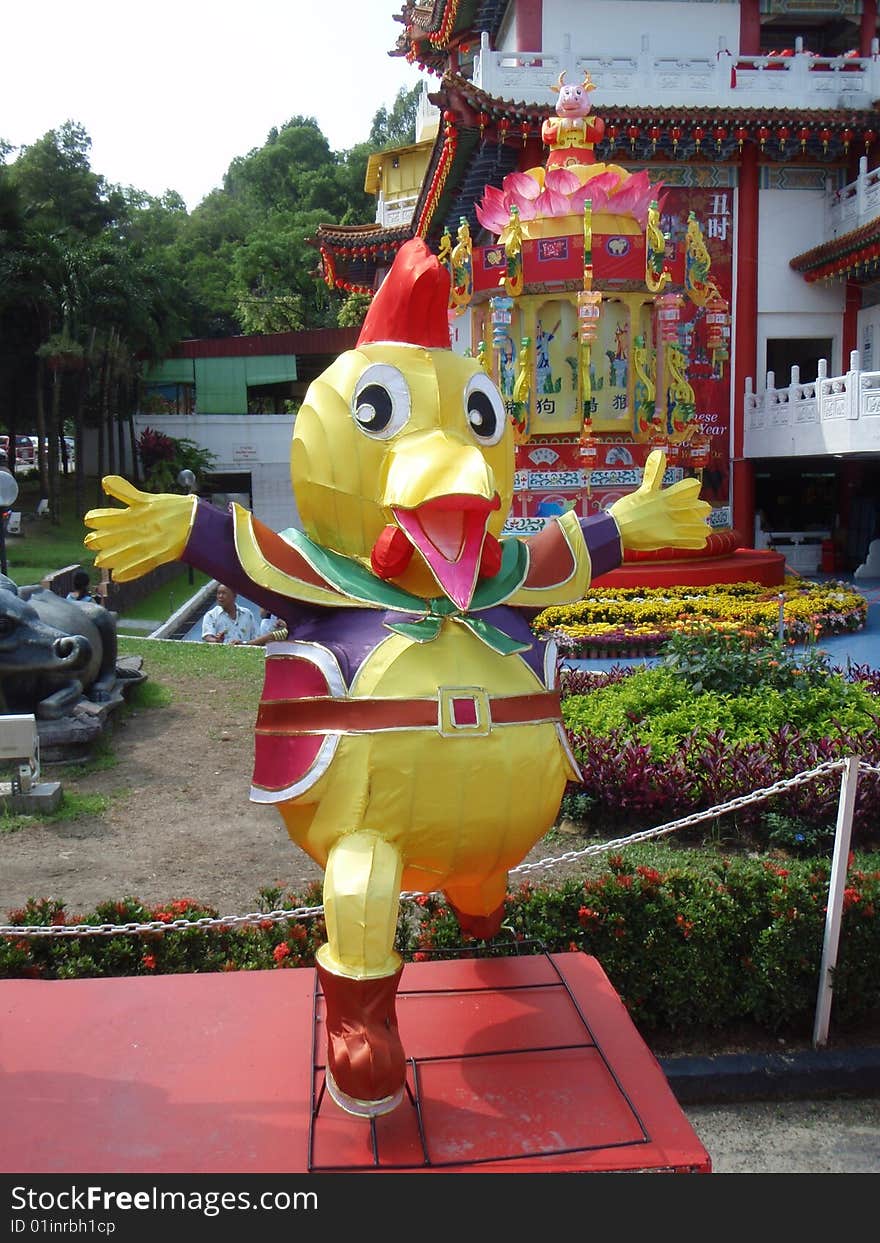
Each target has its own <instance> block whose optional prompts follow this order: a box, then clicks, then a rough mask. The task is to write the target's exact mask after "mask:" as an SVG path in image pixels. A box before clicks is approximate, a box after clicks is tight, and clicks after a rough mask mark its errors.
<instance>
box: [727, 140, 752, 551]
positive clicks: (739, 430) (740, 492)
mask: <svg viewBox="0 0 880 1243" xmlns="http://www.w3.org/2000/svg"><path fill="white" fill-rule="evenodd" d="M738 207H739V211H738V217H737V284H736V306H735V308H734V332H735V353H734V367H733V414H732V417H733V427H732V428H731V433H732V434H731V448H732V456H731V463H730V469H731V483H732V494H733V514H732V525H733V526H734V527H735V528H736V530H737V531H739V532H740V534H741V535H743V536H744V537H745V538H746V540H750V537H751V533H752V531H753V530H754V529H755V475H754V469H753V467H752V463H751V462H750V461H746V459H745V458H744V457H743V441H744V412H743V404H744V397H745V391H746V379H747V378H748V377H749V376H751V377H752V379H753V380H754V381H755V382H756V383H757V368H758V350H757V335H758V150H757V148H756V147H755V146H754V144H752V143H747V144H746V145H745V147H744V148H743V154H742V163H741V165H740V172H739V194H738Z"/></svg>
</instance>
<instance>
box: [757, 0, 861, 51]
mask: <svg viewBox="0 0 880 1243" xmlns="http://www.w3.org/2000/svg"><path fill="white" fill-rule="evenodd" d="M873 2H874V3H875V4H876V0H873ZM739 51H740V55H741V56H760V55H761V8H760V0H741V2H740V6H739Z"/></svg>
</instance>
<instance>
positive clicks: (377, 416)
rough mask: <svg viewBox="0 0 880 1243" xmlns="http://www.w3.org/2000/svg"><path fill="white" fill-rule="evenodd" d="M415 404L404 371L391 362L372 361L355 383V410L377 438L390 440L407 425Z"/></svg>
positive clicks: (361, 425)
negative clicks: (412, 401)
mask: <svg viewBox="0 0 880 1243" xmlns="http://www.w3.org/2000/svg"><path fill="white" fill-rule="evenodd" d="M411 408H412V403H411V400H410V395H409V385H408V384H407V382H406V380H405V379H404V378H403V373H402V372H401V371H398V370H397V368H396V367H392V366H390V364H388V363H371V365H370V366H369V367H367V368H366V369H365V371H364V373H363V374H362V375H361V377H360V379H359V380H358V382H357V384H356V385H355V389H354V394H353V395H352V399H351V413H352V416H353V418H354V421H355V423H357V425H358V427H359V428H360V429H361V431H362V432H363V433H364V435H366V436H370V437H371V438H372V439H373V440H390V439H391V437H392V436H396V435H397V433H398V432H399V431H400V430H401V429H402V428H403V427H405V426H406V424H407V423H408V422H409V416H410V412H411Z"/></svg>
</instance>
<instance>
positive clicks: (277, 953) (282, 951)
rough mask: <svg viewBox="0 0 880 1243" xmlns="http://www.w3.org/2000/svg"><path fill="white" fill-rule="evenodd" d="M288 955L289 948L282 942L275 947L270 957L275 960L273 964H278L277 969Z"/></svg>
mask: <svg viewBox="0 0 880 1243" xmlns="http://www.w3.org/2000/svg"><path fill="white" fill-rule="evenodd" d="M289 954H290V946H289V945H288V944H287V942H286V941H282V942H281V943H280V944H279V945H276V946H275V948H274V949H273V951H272V957H273V958H274V959H275V962H276V963H277V964H278V966H279V967H280V966H281V964H282V963H283V962H284V960H285V958H287V957H288V955H289Z"/></svg>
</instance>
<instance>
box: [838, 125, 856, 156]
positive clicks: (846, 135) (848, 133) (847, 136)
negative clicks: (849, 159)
mask: <svg viewBox="0 0 880 1243" xmlns="http://www.w3.org/2000/svg"><path fill="white" fill-rule="evenodd" d="M840 136H841V138H842V139H843V149H844V151H847V152H848V151H849V144H850V143H851V142H852V140H853V137H854V134H853V131H852V130H851V129H845V130H844V131H843V133H842V134H841V135H840Z"/></svg>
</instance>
